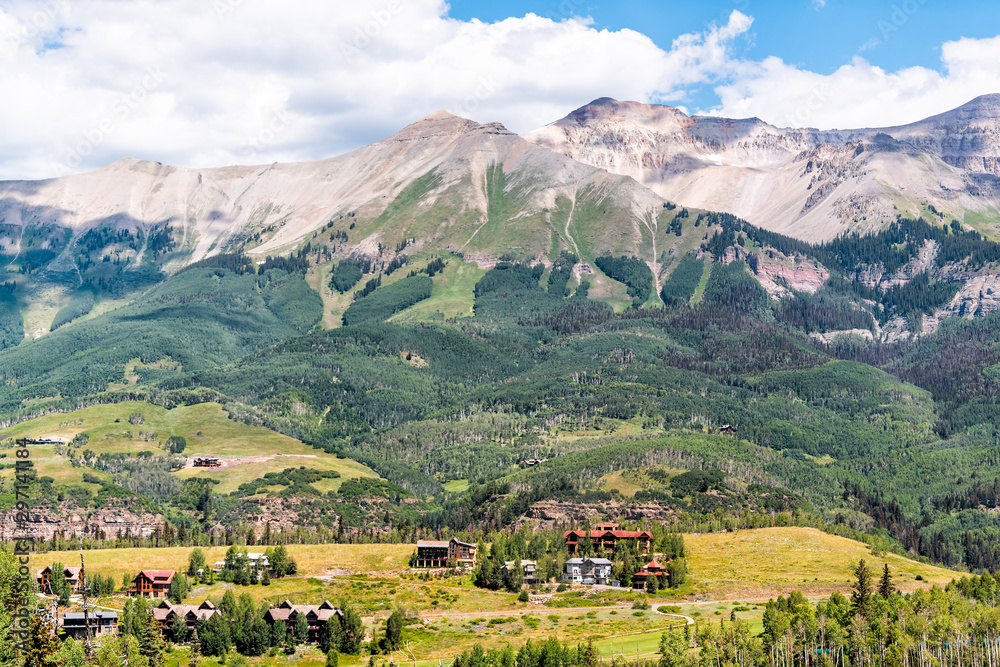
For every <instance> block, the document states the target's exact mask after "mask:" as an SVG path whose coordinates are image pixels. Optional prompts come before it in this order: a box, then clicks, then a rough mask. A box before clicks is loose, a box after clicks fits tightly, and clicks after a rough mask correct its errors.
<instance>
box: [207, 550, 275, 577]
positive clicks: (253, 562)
mask: <svg viewBox="0 0 1000 667" xmlns="http://www.w3.org/2000/svg"><path fill="white" fill-rule="evenodd" d="M247 564H248V565H249V566H250V570H251V571H252V572H256V573H257V577H258V578H260V577H261V576H262V575H263V573H264V570H267V571H268V572H270V571H271V561H269V560H268V558H267V554H262V553H256V552H250V553H248V554H247ZM225 569H226V561H224V560H218V561H215V565H213V566H212V571H213V572H215V573H216V574H218V573H219V572H222V571H224V570H225Z"/></svg>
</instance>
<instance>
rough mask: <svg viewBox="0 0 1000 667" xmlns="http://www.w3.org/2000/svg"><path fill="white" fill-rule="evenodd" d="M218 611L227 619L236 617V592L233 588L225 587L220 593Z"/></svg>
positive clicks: (230, 619)
mask: <svg viewBox="0 0 1000 667" xmlns="http://www.w3.org/2000/svg"><path fill="white" fill-rule="evenodd" d="M219 612H220V613H221V614H222V616H223V618H225V619H226V620H227V621H232V620H233V618H235V617H236V594H235V593H233V589H231V588H230V589H227V590H226V592H225V593H224V594H223V595H222V602H220V603H219Z"/></svg>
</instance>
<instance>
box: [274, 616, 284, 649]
mask: <svg viewBox="0 0 1000 667" xmlns="http://www.w3.org/2000/svg"><path fill="white" fill-rule="evenodd" d="M287 635H288V628H287V627H286V626H285V621H283V620H282V619H278V620H276V621H275V622H274V625H273V626H272V627H271V646H277V647H281V646H284V645H285V640H286V639H287Z"/></svg>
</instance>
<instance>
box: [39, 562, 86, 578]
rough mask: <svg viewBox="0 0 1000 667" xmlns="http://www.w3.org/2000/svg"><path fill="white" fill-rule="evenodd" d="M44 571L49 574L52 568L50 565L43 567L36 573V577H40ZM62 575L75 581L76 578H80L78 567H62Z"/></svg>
mask: <svg viewBox="0 0 1000 667" xmlns="http://www.w3.org/2000/svg"><path fill="white" fill-rule="evenodd" d="M46 570H48V571H49V572H51V571H52V566H51V565H46V566H45V567H43V568H42V569H41V570H39V571H38V576H39V577H40V576H42V573H43V572H45V571H46ZM63 574H64V575H66V576H68V577H69V578H70V579H76V578H78V577H79V576H80V568H78V567H64V568H63Z"/></svg>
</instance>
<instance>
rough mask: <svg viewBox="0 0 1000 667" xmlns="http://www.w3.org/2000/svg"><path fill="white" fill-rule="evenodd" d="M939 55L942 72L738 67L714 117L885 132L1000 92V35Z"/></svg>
mask: <svg viewBox="0 0 1000 667" xmlns="http://www.w3.org/2000/svg"><path fill="white" fill-rule="evenodd" d="M941 54H942V55H941V60H942V65H943V73H942V72H938V71H936V70H932V69H928V68H925V67H910V68H906V69H902V70H899V71H896V72H887V71H885V70H883V69H881V68H879V67H876V66H874V65H872V64H871V63H869V62H867V61H866V60H864V59H863V58H861V57H855V58H854V60H853V61H852V62H850V63H849V64H847V65H844V66H842V67H840V68H839V69H837V70H836V71H834V72H833V73H831V74H826V75H824V74H817V73H815V72H809V71H806V70H802V69H799V68H797V67H793V66H791V65H788V64H787V63H784V62H782V61H781V60H780V59H777V58H767V59H765V60H763V61H761V62H744V63H740V64H739V65H738V66H737V67H736V73H735V75H734V77H733V79H732V80H730V81H728V82H726V83H724V84H723V85H720V86H718V87H717V88H716V92H717V93H718V95H719V98H720V100H721V104H720V105H719V106H718V107H716V108H714V109H712V113H714V114H718V115H723V116H733V115H735V116H757V117H759V118H762V119H764V120H767V121H768V122H771V123H774V124H777V125H782V126H791V127H819V128H823V129H830V128H856V127H886V126H891V125H901V124H905V123H910V122H913V121H917V120H920V119H923V118H926V117H928V116H932V115H934V114H938V113H942V112H944V111H948V110H949V109H952V108H954V107H956V106H959V105H961V104H963V103H965V102H968V101H969V100H971V99H973V98H975V97H978V96H979V95H985V94H988V93H996V92H1000V37H992V38H987V39H966V38H963V39H960V40H957V41H953V42H946V43H945V44H944V45H943V47H942V50H941Z"/></svg>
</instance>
